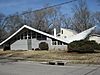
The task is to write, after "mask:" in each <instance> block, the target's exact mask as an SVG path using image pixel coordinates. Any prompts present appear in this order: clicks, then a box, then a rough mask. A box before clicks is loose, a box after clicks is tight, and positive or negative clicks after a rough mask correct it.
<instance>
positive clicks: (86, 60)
mask: <svg viewBox="0 0 100 75" xmlns="http://www.w3.org/2000/svg"><path fill="white" fill-rule="evenodd" d="M0 57H5V58H6V59H12V60H24V61H27V60H28V61H38V62H42V61H43V62H45V61H46V62H48V61H52V60H66V61H67V62H68V64H100V53H84V54H82V53H81V54H80V53H67V52H66V51H0Z"/></svg>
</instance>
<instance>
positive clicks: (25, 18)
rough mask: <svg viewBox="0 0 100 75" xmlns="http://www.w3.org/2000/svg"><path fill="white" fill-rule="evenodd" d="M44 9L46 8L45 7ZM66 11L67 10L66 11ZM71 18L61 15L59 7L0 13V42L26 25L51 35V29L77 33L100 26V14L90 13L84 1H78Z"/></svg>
mask: <svg viewBox="0 0 100 75" xmlns="http://www.w3.org/2000/svg"><path fill="white" fill-rule="evenodd" d="M45 7H48V5H46V6H45ZM66 10H67V9H66ZM72 13H73V16H71V17H70V16H68V14H67V13H66V14H63V13H62V12H61V7H60V6H57V7H51V8H47V9H44V10H40V11H32V10H31V9H29V10H27V11H23V12H22V14H19V13H16V14H13V15H9V16H5V15H4V14H3V13H0V42H1V41H3V40H4V39H6V38H7V37H8V36H10V35H11V34H13V33H14V32H15V31H16V30H18V29H19V28H20V27H22V26H23V25H28V26H31V27H33V28H36V29H38V30H41V31H44V32H47V33H50V34H51V33H52V31H53V28H54V27H55V28H58V29H59V28H60V27H64V28H70V29H73V30H76V31H77V32H81V31H84V30H86V29H88V28H90V27H92V26H94V25H96V24H97V23H98V24H99V25H100V12H99V11H98V12H92V11H90V10H89V9H88V6H87V3H86V1H85V0H80V1H79V2H77V4H76V5H74V6H73V9H72Z"/></svg>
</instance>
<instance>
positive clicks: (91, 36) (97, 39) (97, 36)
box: [89, 34, 100, 43]
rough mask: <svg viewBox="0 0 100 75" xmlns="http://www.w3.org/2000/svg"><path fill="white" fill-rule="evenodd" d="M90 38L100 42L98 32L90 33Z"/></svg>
mask: <svg viewBox="0 0 100 75" xmlns="http://www.w3.org/2000/svg"><path fill="white" fill-rule="evenodd" d="M89 40H94V41H96V42H97V43H100V35H98V34H92V35H90V37H89Z"/></svg>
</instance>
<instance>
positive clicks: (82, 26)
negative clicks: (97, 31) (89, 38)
mask: <svg viewBox="0 0 100 75" xmlns="http://www.w3.org/2000/svg"><path fill="white" fill-rule="evenodd" d="M73 9H74V16H73V19H72V24H73V29H75V30H76V31H77V32H81V31H84V30H86V29H88V28H90V27H92V26H93V25H95V21H94V17H93V16H92V14H91V12H90V11H89V9H88V7H87V4H86V1H85V0H80V2H78V4H77V5H75V6H74V8H73Z"/></svg>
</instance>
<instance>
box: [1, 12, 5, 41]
mask: <svg viewBox="0 0 100 75" xmlns="http://www.w3.org/2000/svg"><path fill="white" fill-rule="evenodd" d="M4 18H5V15H4V14H3V13H0V42H2V41H3V40H4V39H5V38H6V31H5V30H4V29H3V25H2V23H3V21H4Z"/></svg>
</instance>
